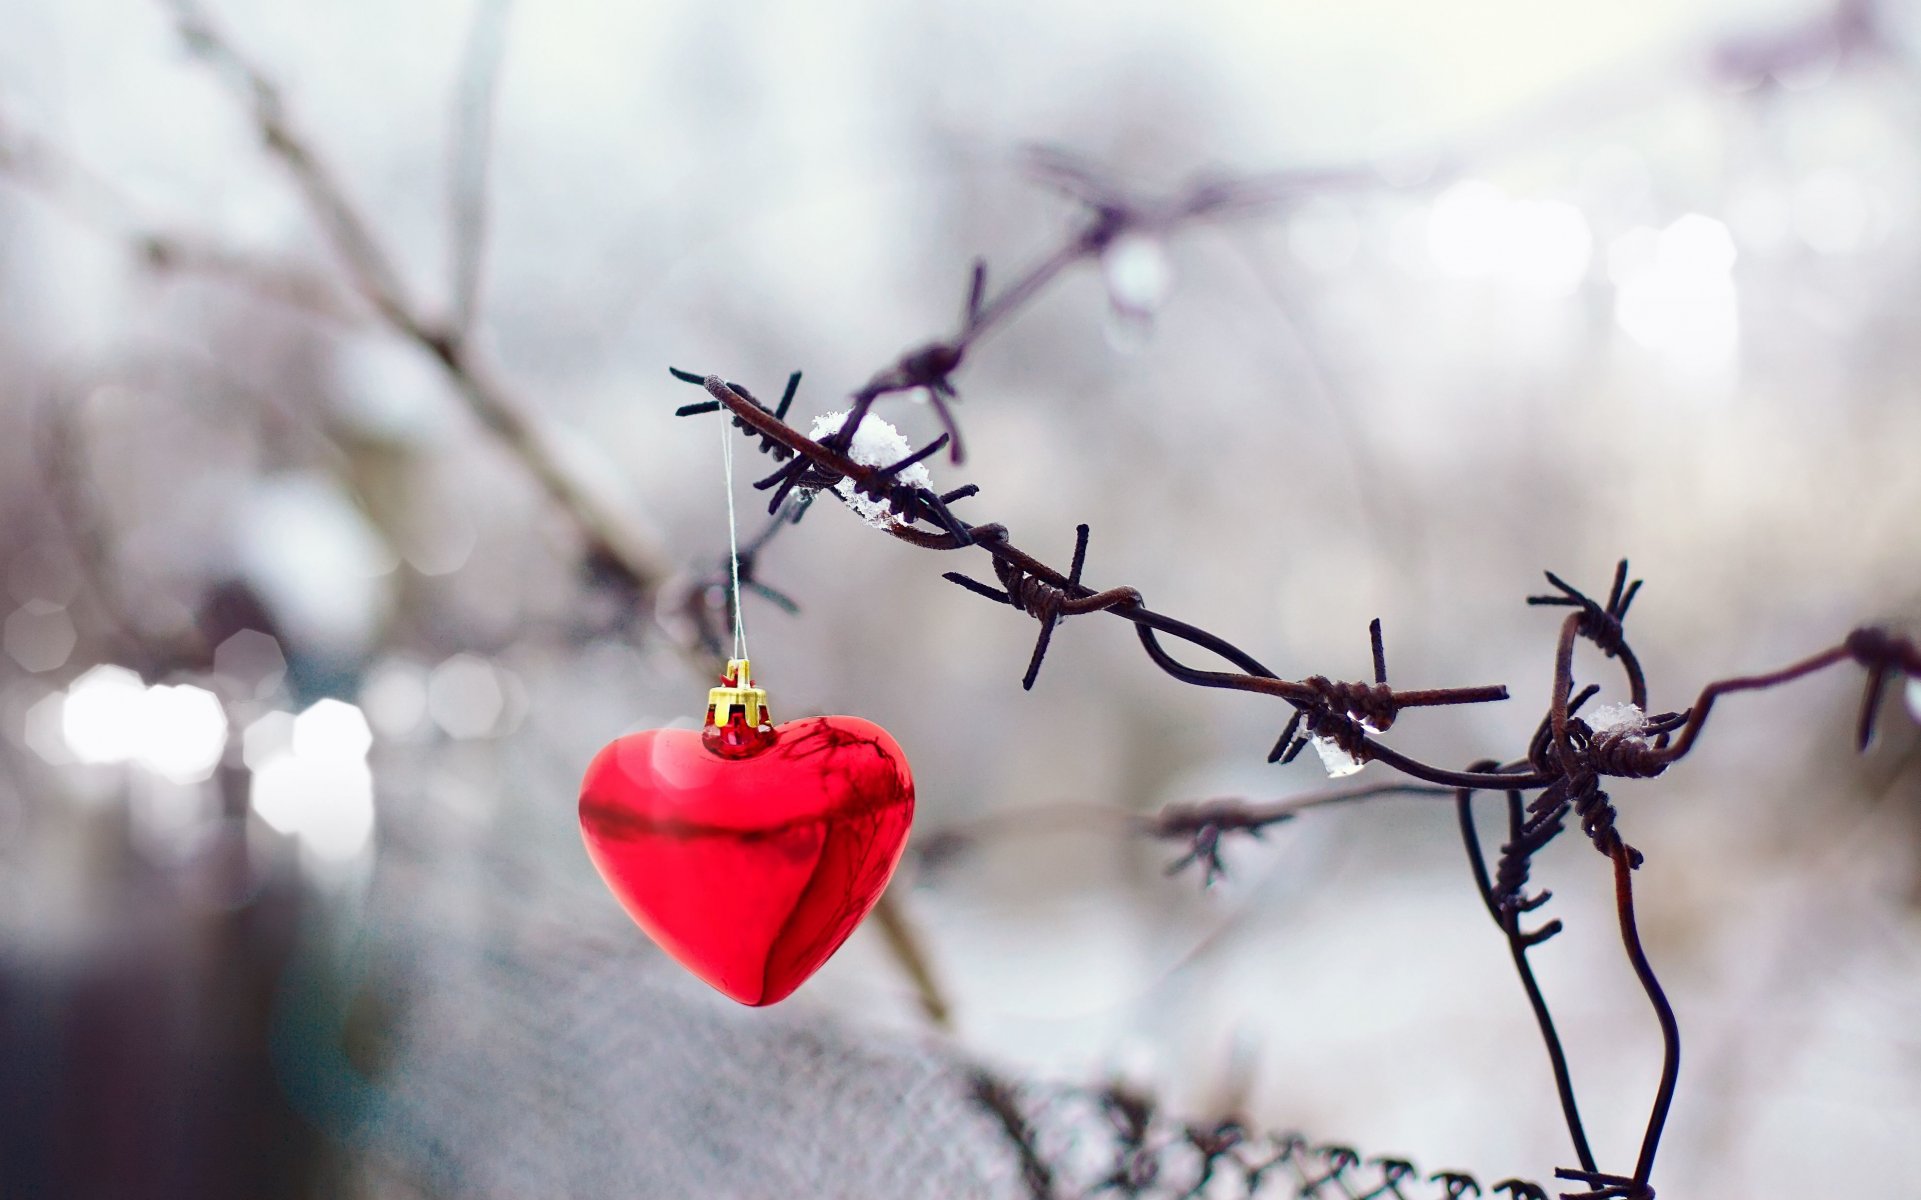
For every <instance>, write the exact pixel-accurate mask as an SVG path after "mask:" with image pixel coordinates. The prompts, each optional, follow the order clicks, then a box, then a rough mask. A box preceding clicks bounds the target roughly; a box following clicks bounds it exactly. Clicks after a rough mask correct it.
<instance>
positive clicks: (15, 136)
mask: <svg viewBox="0 0 1921 1200" xmlns="http://www.w3.org/2000/svg"><path fill="white" fill-rule="evenodd" d="M0 177H5V178H6V179H8V180H11V181H12V182H13V184H14V185H15V186H17V187H19V188H20V189H21V190H22V191H24V192H26V193H27V194H29V195H32V196H34V197H36V198H37V199H39V200H40V201H41V202H43V203H45V204H47V205H48V206H50V207H51V208H53V209H54V211H56V212H59V213H61V214H62V215H64V216H66V217H67V218H69V219H70V220H72V221H74V222H76V223H77V224H79V225H80V226H81V227H83V228H85V229H87V230H88V231H90V232H92V233H93V234H95V235H96V236H99V237H103V238H106V239H108V240H110V241H117V242H122V243H124V244H126V245H127V246H128V247H129V248H130V249H131V250H132V251H133V252H134V253H135V254H136V255H138V257H139V260H140V262H141V264H142V265H143V266H145V267H147V268H148V269H150V270H153V271H156V272H159V273H162V274H173V275H197V276H201V277H204V278H207V279H211V280H214V281H216V282H220V283H224V284H227V285H229V286H233V287H238V288H241V289H243V290H245V291H247V292H249V293H251V294H253V295H255V296H259V297H260V298H262V299H265V300H271V301H273V302H274V303H276V304H284V305H286V306H288V307H289V308H293V309H297V310H300V311H303V312H306V313H308V314H310V315H312V316H316V317H320V318H323V319H325V320H328V321H333V322H339V323H343V324H350V323H352V322H354V321H356V320H358V319H359V317H360V313H359V311H358V309H357V308H356V307H355V306H354V305H353V304H352V303H351V302H350V301H349V300H348V298H347V297H345V296H343V295H342V294H341V292H340V289H339V287H338V286H337V284H336V282H335V281H334V280H333V278H332V277H330V276H329V275H327V274H325V273H323V272H318V271H315V270H312V269H311V268H309V267H307V266H305V265H303V264H300V263H296V262H290V261H282V260H279V259H276V258H272V257H263V256H262V255H261V254H259V253H253V252H247V251H240V250H235V249H232V248H230V247H226V246H222V245H220V244H218V243H216V242H214V241H211V240H209V239H206V238H201V237H196V236H193V235H190V234H185V233H179V232H172V231H166V230H162V229H158V228H155V227H152V226H150V225H148V224H147V223H145V222H143V221H141V220H140V219H139V217H138V216H137V211H138V206H137V205H135V204H134V202H133V201H132V200H131V199H130V198H129V197H128V196H127V195H126V194H125V193H123V192H122V191H121V190H120V189H119V188H117V187H115V186H114V185H113V184H112V183H111V182H110V181H108V180H107V179H105V178H103V177H102V176H100V175H99V174H97V173H95V172H94V171H91V170H89V169H88V168H87V167H85V166H83V165H82V164H81V163H79V162H78V161H76V160H75V159H74V158H73V157H72V156H70V155H68V154H66V153H64V152H62V151H61V150H60V149H59V148H58V147H56V146H54V145H53V144H51V143H50V142H47V141H46V140H45V139H42V138H39V137H36V136H34V135H33V134H31V133H29V132H27V131H25V130H23V129H20V128H18V127H16V126H13V125H10V124H8V123H7V122H6V121H5V119H4V115H3V114H0Z"/></svg>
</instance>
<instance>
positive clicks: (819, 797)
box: [580, 658, 914, 1006]
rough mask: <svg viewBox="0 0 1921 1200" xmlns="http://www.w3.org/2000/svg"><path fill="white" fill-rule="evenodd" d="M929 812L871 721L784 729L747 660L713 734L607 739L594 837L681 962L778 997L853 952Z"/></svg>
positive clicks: (639, 913) (715, 712)
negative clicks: (859, 930)
mask: <svg viewBox="0 0 1921 1200" xmlns="http://www.w3.org/2000/svg"><path fill="white" fill-rule="evenodd" d="M913 817H914V781H913V776H912V775H911V774H910V773H909V771H908V767H907V757H906V755H904V754H903V753H902V752H901V748H900V746H899V745H898V744H896V743H895V741H894V739H893V738H892V737H890V736H888V733H887V731H886V730H884V729H882V728H881V727H880V726H878V725H876V724H874V723H873V722H871V721H865V720H862V719H861V718H859V717H807V718H804V719H802V720H798V721H789V722H787V723H786V724H783V725H775V724H773V723H772V718H771V716H770V715H769V713H768V708H767V693H766V692H765V691H764V690H762V689H761V688H758V687H755V686H754V684H753V680H752V676H751V675H750V674H749V669H748V663H747V660H746V659H744V658H737V659H732V660H730V661H729V662H728V664H727V673H726V674H725V675H724V676H723V677H722V681H721V686H720V687H717V688H714V689H713V690H712V691H710V692H709V693H708V699H707V722H706V726H705V728H703V729H700V730H693V729H650V730H647V731H645V732H642V733H635V734H630V735H628V736H626V737H623V738H619V739H617V740H616V741H614V742H612V743H610V744H608V745H607V746H606V748H604V749H603V750H601V752H600V753H599V754H597V755H595V756H594V760H593V762H592V763H591V764H590V765H589V766H588V768H587V775H586V778H585V779H584V780H583V781H582V782H581V785H580V832H581V836H582V838H583V839H584V840H585V841H586V843H587V856H588V857H589V858H590V859H592V860H593V863H594V866H595V868H596V869H598V870H599V872H600V877H601V878H602V879H603V880H605V881H606V883H607V886H608V888H609V889H611V890H612V891H613V893H614V895H615V897H616V898H618V899H619V901H620V903H621V906H622V907H623V908H625V909H626V910H627V913H628V915H629V916H631V917H633V919H634V922H635V923H636V924H638V925H639V926H640V927H641V928H642V929H643V930H645V931H646V932H647V935H648V936H649V937H651V938H652V939H653V940H654V941H655V942H656V943H658V944H659V945H660V947H661V948H662V949H663V950H666V951H667V952H668V953H669V954H671V955H673V956H674V957H675V958H676V959H678V960H679V961H680V963H681V965H683V966H685V967H686V968H687V969H688V970H689V971H692V972H693V973H694V974H695V975H698V976H699V977H700V978H701V979H703V980H705V981H707V982H708V983H709V984H711V985H713V986H714V987H715V988H717V989H719V990H720V991H722V992H724V993H726V994H727V995H728V996H731V997H732V998H734V999H735V1000H738V1001H740V1002H741V1003H742V1004H748V1005H755V1006H759V1005H766V1004H774V1003H777V1002H779V1001H781V1000H784V999H786V998H787V997H788V996H789V995H792V994H793V992H794V989H796V988H798V987H799V986H800V985H801V984H803V983H805V982H806V981H807V979H808V977H809V976H811V975H813V973H814V972H815V971H817V970H819V969H820V967H821V965H822V964H823V963H825V962H826V961H827V960H828V959H829V958H830V957H832V956H833V953H834V951H836V950H838V949H840V947H841V943H843V942H845V941H846V940H847V938H848V935H850V934H852V933H853V932H854V927H855V926H857V925H859V924H860V922H861V918H863V917H865V916H866V915H867V913H868V911H869V910H871V909H872V908H873V907H874V905H875V903H876V902H877V901H879V899H880V895H881V892H882V891H884V890H885V889H886V887H887V881H888V880H889V879H891V878H892V877H893V874H894V868H895V866H896V865H898V864H899V862H900V856H901V852H902V851H903V850H904V849H905V848H906V845H907V832H908V827H909V825H911V824H912V822H913Z"/></svg>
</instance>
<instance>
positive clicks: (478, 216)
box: [447, 0, 512, 337]
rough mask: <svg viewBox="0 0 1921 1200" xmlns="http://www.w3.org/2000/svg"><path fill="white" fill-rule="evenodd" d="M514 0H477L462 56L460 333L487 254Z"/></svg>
mask: <svg viewBox="0 0 1921 1200" xmlns="http://www.w3.org/2000/svg"><path fill="white" fill-rule="evenodd" d="M511 9H512V0H475V4H474V15H473V23H472V25H470V26H469V27H468V31H467V47H466V52H465V53H464V54H463V55H462V58H461V67H460V86H459V89H458V90H457V91H456V93H455V95H454V132H453V153H452V155H451V156H450V169H449V171H448V177H447V209H448V222H447V224H448V234H449V237H450V240H451V245H450V246H449V247H448V249H449V254H450V258H451V261H452V264H453V286H452V295H453V299H452V303H451V308H452V315H451V316H450V317H449V318H448V324H449V326H450V327H451V328H452V329H453V330H455V331H456V332H457V333H458V334H459V335H460V336H462V337H465V336H466V335H468V334H469V333H471V332H472V331H473V326H474V321H475V319H476V317H477V316H478V314H479V309H480V289H481V281H482V275H483V272H484V268H485V266H486V257H487V209H488V201H489V199H490V197H491V196H492V195H493V192H492V189H490V188H489V187H488V186H487V168H488V164H489V162H490V160H491V158H492V151H493V133H494V116H495V112H496V109H497V100H498V96H499V91H500V65H501V60H502V58H503V57H504V56H505V54H506V50H507V17H508V14H509V12H510V11H511Z"/></svg>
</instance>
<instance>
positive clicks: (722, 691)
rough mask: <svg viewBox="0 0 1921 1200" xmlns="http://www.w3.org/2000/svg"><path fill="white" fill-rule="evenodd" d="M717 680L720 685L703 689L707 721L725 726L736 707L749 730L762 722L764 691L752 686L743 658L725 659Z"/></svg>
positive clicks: (764, 706)
mask: <svg viewBox="0 0 1921 1200" xmlns="http://www.w3.org/2000/svg"><path fill="white" fill-rule="evenodd" d="M721 680H722V683H721V686H719V687H717V688H710V689H708V692H707V720H708V721H709V722H710V723H712V724H714V725H721V726H725V725H726V724H727V722H728V720H729V719H730V718H731V717H732V716H733V713H734V710H735V709H739V710H740V712H741V715H742V716H743V717H745V718H746V719H747V726H748V728H750V729H752V728H757V727H759V726H760V725H761V724H762V723H763V722H764V721H766V719H767V692H766V690H765V689H763V688H757V687H755V686H754V677H753V675H752V674H751V672H750V671H749V669H748V665H747V660H746V659H744V658H730V659H728V660H727V671H726V673H725V674H724V675H722V676H721Z"/></svg>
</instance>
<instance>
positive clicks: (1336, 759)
mask: <svg viewBox="0 0 1921 1200" xmlns="http://www.w3.org/2000/svg"><path fill="white" fill-rule="evenodd" d="M1314 750H1315V752H1316V753H1318V754H1319V755H1320V756H1321V765H1322V766H1323V767H1326V768H1327V777H1328V778H1329V779H1340V778H1341V777H1343V776H1346V775H1352V774H1354V772H1356V771H1358V770H1360V769H1361V768H1362V767H1364V766H1366V765H1367V764H1366V763H1363V762H1362V761H1361V760H1360V759H1358V758H1355V757H1354V756H1353V755H1352V754H1349V753H1348V752H1347V751H1345V750H1343V749H1341V748H1340V746H1339V745H1337V744H1336V743H1335V741H1334V739H1333V738H1324V737H1317V738H1315V739H1314Z"/></svg>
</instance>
